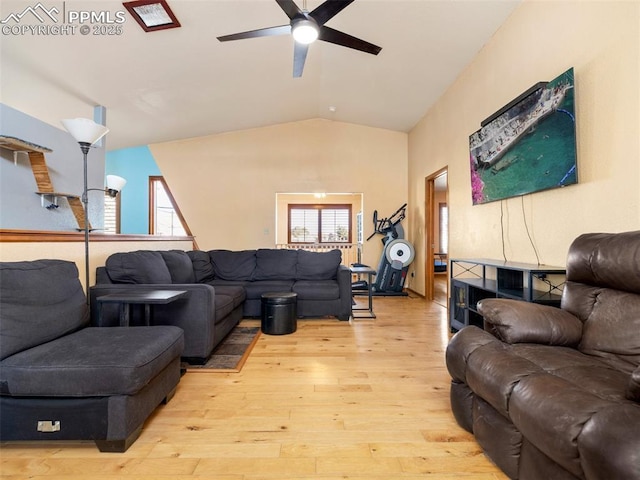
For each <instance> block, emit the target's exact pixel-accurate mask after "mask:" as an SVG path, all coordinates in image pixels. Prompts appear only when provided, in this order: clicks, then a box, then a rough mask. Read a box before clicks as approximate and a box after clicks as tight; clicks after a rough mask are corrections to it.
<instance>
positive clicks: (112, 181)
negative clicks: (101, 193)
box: [107, 175, 127, 192]
mask: <svg viewBox="0 0 640 480" xmlns="http://www.w3.org/2000/svg"><path fill="white" fill-rule="evenodd" d="M126 183H127V181H126V180H125V179H124V178H122V177H119V176H118V175H107V190H115V191H116V192H120V191H121V190H122V189H123V188H124V186H125V185H126Z"/></svg>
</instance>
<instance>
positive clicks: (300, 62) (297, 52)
mask: <svg viewBox="0 0 640 480" xmlns="http://www.w3.org/2000/svg"><path fill="white" fill-rule="evenodd" d="M293 44H294V46H293V76H294V78H298V77H301V76H302V71H303V70H304V62H305V60H306V59H307V52H308V51H309V45H304V44H302V43H298V42H293Z"/></svg>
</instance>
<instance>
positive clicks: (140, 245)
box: [0, 240, 192, 287]
mask: <svg viewBox="0 0 640 480" xmlns="http://www.w3.org/2000/svg"><path fill="white" fill-rule="evenodd" d="M172 249H177V250H192V243H191V240H184V241H182V240H166V241H162V240H153V241H150V242H145V241H127V242H125V241H115V242H103V241H100V242H91V243H90V244H89V283H90V284H91V285H94V284H95V281H96V267H99V266H103V265H104V263H105V261H106V260H107V257H108V256H109V255H111V254H112V253H117V252H133V251H134V250H172ZM41 258H58V259H62V260H69V261H71V262H75V264H76V265H77V266H78V272H79V275H80V282H81V283H82V285H83V287H84V283H85V282H84V277H85V275H84V243H83V242H2V243H0V262H21V261H28V260H39V259H41Z"/></svg>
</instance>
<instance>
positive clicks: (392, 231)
mask: <svg viewBox="0 0 640 480" xmlns="http://www.w3.org/2000/svg"><path fill="white" fill-rule="evenodd" d="M406 210H407V204H406V203H405V204H404V205H402V206H401V207H400V208H399V209H398V210H396V211H395V212H394V213H393V214H392V215H391V216H390V217H387V218H382V219H378V211H377V210H375V211H374V212H373V227H374V232H373V233H372V234H371V235H369V237H368V238H367V241H369V240H371V239H372V238H373V237H374V236H375V235H376V234H379V235H383V238H382V244H383V245H384V247H383V249H382V255H380V261H379V262H378V270H377V273H376V279H375V282H374V283H373V285H372V291H373V294H374V295H407V293H406V292H404V290H403V289H404V283H405V280H406V278H407V272H408V271H409V265H411V262H413V259H414V257H415V250H414V248H413V245H411V243H409V242H408V241H406V240H405V239H404V229H403V228H402V225H401V224H400V222H402V220H404V218H405V214H406ZM353 266H360V267H363V266H367V265H363V264H356V263H354V264H353ZM367 287H368V286H367V282H366V281H364V280H360V281H357V282H354V283H353V284H352V290H367Z"/></svg>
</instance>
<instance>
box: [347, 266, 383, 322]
mask: <svg viewBox="0 0 640 480" xmlns="http://www.w3.org/2000/svg"><path fill="white" fill-rule="evenodd" d="M349 270H351V273H355V274H357V275H366V276H367V300H368V307H369V308H351V317H352V318H354V319H356V318H376V314H375V313H373V282H372V280H371V277H372V276H373V275H375V274H376V271H375V270H374V269H373V268H371V267H367V266H364V267H351V268H350V269H349ZM356 311H361V312H367V313H368V315H366V314H361V313H359V314H356V313H355V312H356ZM356 315H357V316H356Z"/></svg>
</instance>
